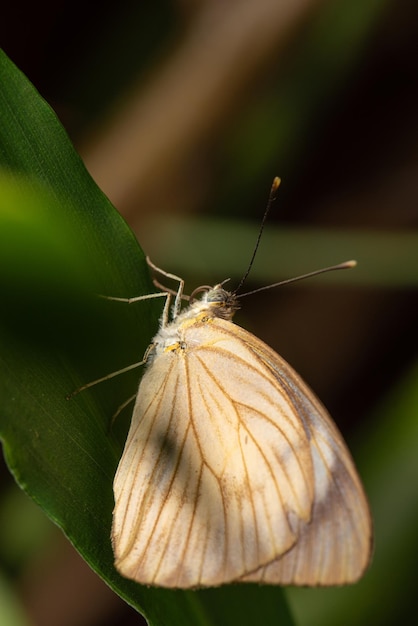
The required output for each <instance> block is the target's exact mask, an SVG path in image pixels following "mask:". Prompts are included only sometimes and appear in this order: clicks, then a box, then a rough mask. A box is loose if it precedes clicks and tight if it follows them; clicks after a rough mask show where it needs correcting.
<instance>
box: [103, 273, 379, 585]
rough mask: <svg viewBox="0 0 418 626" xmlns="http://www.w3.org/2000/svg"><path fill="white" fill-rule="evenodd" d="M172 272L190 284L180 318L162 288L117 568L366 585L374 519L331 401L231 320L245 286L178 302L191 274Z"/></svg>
mask: <svg viewBox="0 0 418 626" xmlns="http://www.w3.org/2000/svg"><path fill="white" fill-rule="evenodd" d="M151 265H152V264H151ZM346 266H349V265H347V264H346ZM152 267H154V266H152ZM164 275H166V276H169V277H171V278H175V279H177V280H178V281H179V285H180V286H179V290H178V293H177V297H176V303H175V305H174V307H173V312H172V319H171V321H170V322H169V321H168V317H169V306H170V305H169V300H170V295H167V294H165V295H166V296H167V303H166V307H165V309H164V310H165V313H164V314H163V319H162V324H161V328H160V330H159V331H158V333H157V335H156V336H155V338H154V339H153V341H152V344H151V346H150V348H149V351H148V354H147V358H146V361H147V369H146V372H145V374H144V376H143V378H142V380H141V383H140V385H139V389H138V393H137V396H136V403H135V408H134V411H133V416H132V423H131V427H130V430H129V434H128V438H127V441H126V445H125V449H124V452H123V455H122V458H121V460H120V463H119V467H118V470H117V473H116V476H115V480H114V495H115V509H114V514H113V528H112V542H113V550H114V554H115V565H116V568H117V569H118V570H119V572H120V573H121V574H122V575H123V576H126V577H127V578H132V579H134V580H136V581H138V582H139V583H142V584H145V585H157V586H162V587H174V588H194V587H201V586H202V587H205V586H216V585H221V584H224V583H230V582H259V583H269V584H281V585H285V584H294V585H340V584H344V583H350V582H354V581H356V580H357V579H358V578H359V577H360V576H361V575H362V574H363V572H364V570H365V568H366V567H367V565H368V562H369V560H370V554H371V543H372V523H371V518H370V513H369V507H368V503H367V500H366V497H365V494H364V491H363V488H362V485H361V482H360V479H359V477H358V475H357V472H356V469H355V466H354V464H353V461H352V459H351V456H350V453H349V452H348V450H347V447H346V445H345V443H344V441H343V439H342V437H341V435H340V433H339V432H338V430H337V428H336V426H335V424H334V423H333V422H332V420H331V418H330V416H329V415H328V413H327V411H326V409H325V408H324V407H323V406H322V404H321V403H320V402H319V400H318V399H317V398H316V397H315V396H314V394H313V393H312V391H311V390H310V389H309V388H308V387H307V386H306V384H305V383H304V382H303V381H302V380H301V378H300V377H299V376H298V374H297V373H296V372H295V371H294V370H293V369H292V368H291V367H290V366H289V365H288V364H287V363H286V362H285V361H284V359H282V358H281V357H280V356H279V355H278V354H276V353H275V352H274V351H273V350H272V349H271V348H269V347H268V346H267V345H266V344H265V343H263V342H262V341H261V340H260V339H258V338H257V337H255V336H254V335H252V334H251V333H249V332H247V331H246V330H244V329H242V328H240V327H239V326H237V325H236V324H234V323H233V322H232V321H231V320H232V317H233V315H234V313H235V311H236V310H237V308H238V298H237V296H236V295H235V294H234V293H231V292H228V291H226V290H225V289H224V288H223V287H222V285H216V286H215V287H213V288H205V291H204V294H203V297H202V298H201V300H198V301H193V302H192V304H190V305H189V307H188V308H187V309H186V310H184V311H183V312H180V299H181V296H182V289H183V282H182V281H181V280H180V279H178V278H177V277H175V276H172V275H170V274H165V273H164ZM157 295H161V294H152V297H156V296H157ZM145 297H146V296H145ZM143 298H144V296H142V297H141V296H140V297H139V298H135V299H133V300H140V299H143ZM131 301H132V300H131ZM127 369H128V368H127Z"/></svg>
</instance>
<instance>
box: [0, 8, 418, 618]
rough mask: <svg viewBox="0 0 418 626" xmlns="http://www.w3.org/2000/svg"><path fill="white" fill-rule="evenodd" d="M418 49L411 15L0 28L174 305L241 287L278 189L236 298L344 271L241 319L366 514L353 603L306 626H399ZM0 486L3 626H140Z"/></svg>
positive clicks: (409, 419)
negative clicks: (364, 495)
mask: <svg viewBox="0 0 418 626" xmlns="http://www.w3.org/2000/svg"><path fill="white" fill-rule="evenodd" d="M417 31H418V5H417V3H416V2H414V1H413V0H398V1H396V2H395V0H386V1H379V2H377V1H376V0H374V1H373V0H327V1H326V2H325V1H322V2H319V1H318V0H316V1H314V0H310V1H309V0H280V1H278V0H259V1H258V2H255V1H254V0H231V1H230V2H225V3H224V2H219V1H213V0H209V1H206V2H205V1H203V2H193V1H191V0H177V2H176V1H172V2H168V1H164V0H157V1H156V2H153V3H137V2H134V1H122V2H119V3H118V4H117V5H115V3H114V2H113V3H110V2H102V3H100V5H96V4H87V3H85V2H83V3H81V2H72V3H69V2H64V1H61V2H47V1H42V0H41V1H40V2H38V3H36V4H34V3H29V2H14V3H11V2H6V3H5V4H4V6H3V8H2V19H1V24H0V33H1V44H2V47H3V49H4V50H5V52H6V53H7V54H8V55H9V56H10V57H11V59H12V60H13V61H14V63H16V64H17V65H18V67H19V68H20V69H21V70H22V71H23V72H24V73H25V74H26V75H27V76H28V78H29V79H30V80H31V81H32V82H33V83H34V85H35V86H36V88H37V89H38V90H39V91H40V93H41V94H42V95H43V97H44V98H45V99H46V100H47V101H48V102H49V103H50V105H51V106H52V107H53V108H54V110H55V111H56V113H57V114H58V116H59V118H60V120H61V122H62V123H63V125H64V126H65V128H66V129H67V132H68V133H69V135H70V137H71V139H72V140H73V142H74V143H75V145H76V147H77V149H78V150H79V151H80V153H81V155H82V157H83V159H84V161H85V163H86V165H87V167H88V169H89V171H90V172H91V174H92V176H93V178H94V179H95V180H96V181H97V183H98V184H99V186H100V187H101V188H102V189H103V191H104V192H105V193H106V194H107V195H108V197H109V198H110V199H111V200H112V202H113V203H114V205H115V206H116V208H117V209H118V210H119V211H120V212H121V214H122V215H123V216H124V217H125V219H126V220H127V221H128V223H129V224H130V225H131V227H132V228H133V229H134V231H135V233H136V235H137V238H138V241H139V243H140V244H141V246H142V247H143V249H144V250H145V252H147V253H148V254H150V256H151V257H152V258H153V260H154V262H156V263H157V264H158V265H160V266H162V267H164V268H166V269H167V270H168V271H172V272H176V273H180V274H181V275H184V276H185V278H186V281H187V282H186V286H187V287H188V291H189V292H190V291H191V290H192V289H193V288H194V287H195V286H196V285H197V284H201V283H208V282H214V281H219V280H223V279H224V278H227V277H231V281H232V285H233V284H234V281H235V283H236V282H237V281H238V280H239V278H240V275H242V274H243V273H244V271H245V269H246V266H247V263H248V260H249V258H250V256H251V253H252V247H253V244H254V242H255V239H256V236H257V231H258V226H259V223H260V220H261V217H262V214H263V211H264V207H265V204H266V201H267V196H268V191H269V187H270V185H271V182H272V179H273V177H274V176H275V175H279V176H281V178H282V180H283V182H282V187H281V189H280V191H279V194H278V200H277V203H276V204H275V206H274V208H273V209H272V212H271V215H270V217H269V221H268V225H267V227H266V234H265V236H264V239H263V240H262V243H261V247H260V251H259V254H258V257H257V259H256V261H255V264H254V268H253V273H252V274H251V275H250V279H249V281H248V284H247V287H248V288H254V287H257V286H260V285H262V284H267V283H269V282H275V281H277V280H280V279H282V278H287V277H289V276H291V275H295V274H296V273H302V272H307V271H310V270H313V269H316V268H317V267H320V266H322V265H325V264H332V263H337V262H340V261H343V260H347V259H348V258H357V261H358V263H359V265H358V267H357V268H356V269H355V270H351V271H350V272H345V273H344V275H343V274H340V273H336V274H335V275H334V276H332V277H331V276H327V277H324V278H323V279H321V280H320V279H313V280H312V281H308V282H307V283H305V284H304V285H298V286H294V287H289V288H288V287H285V288H283V289H278V290H272V291H267V292H265V293H261V294H259V295H257V296H254V298H251V297H249V298H248V299H245V301H244V302H245V308H244V311H243V312H242V313H241V314H240V317H239V318H238V317H237V321H238V322H239V323H241V324H242V325H244V326H245V327H246V328H248V329H249V330H251V331H252V332H254V333H256V334H257V335H258V336H260V337H261V338H262V339H263V340H265V341H266V342H267V343H269V344H270V345H271V346H272V347H274V348H275V349H276V350H277V351H279V352H280V353H281V354H282V355H283V356H284V357H285V358H286V359H287V360H288V361H289V362H290V363H291V364H292V365H293V366H294V367H295V368H296V369H297V370H298V371H299V372H300V373H301V374H302V376H303V377H304V378H305V379H306V380H307V381H308V382H309V384H310V385H311V386H312V387H313V389H314V390H315V391H316V393H317V394H318V395H319V396H320V398H321V399H322V400H323V401H324V403H325V404H326V405H327V407H328V408H329V409H330V411H331V414H332V415H333V416H334V418H335V421H336V422H337V424H338V426H339V427H340V429H341V430H342V432H343V434H344V436H345V438H346V439H347V441H348V443H349V445H350V448H351V449H352V451H353V455H354V457H355V459H356V461H357V462H358V466H359V470H360V473H361V474H362V476H363V478H364V482H365V486H366V491H367V492H368V493H369V496H370V500H371V506H372V510H373V514H374V520H375V527H376V553H375V559H374V562H373V565H372V567H371V569H370V571H369V573H368V574H367V575H366V577H365V579H364V581H362V582H361V583H359V585H356V587H355V588H353V589H350V590H348V591H345V590H336V591H333V590H330V591H328V590H326V591H316V590H289V593H288V597H289V601H290V605H291V608H292V610H293V612H294V615H295V619H296V622H297V623H299V624H301V625H305V624H306V626H308V625H309V626H312V625H313V624H318V625H319V624H321V625H324V624H330V625H331V624H336V623H344V624H364V625H366V624H367V625H369V624H379V625H382V626H383V625H388V626H389V625H391V624H395V623H396V624H398V623H401V622H402V621H403V623H411V619H412V616H413V615H415V602H414V600H415V594H414V592H415V588H416V583H415V582H414V581H415V580H416V566H417V565H418V558H417V556H418V555H417V549H418V540H417V533H416V530H415V529H416V522H418V498H417V483H418V432H417V425H416V424H415V422H416V423H417V424H418V419H417V417H418V416H417V410H418V402H417V393H416V390H417V388H418V378H417V361H416V353H417V351H416V348H417V341H416V319H417V297H416V285H417V282H418V271H417V268H418V234H417V225H418V224H417V222H418V124H417V121H416V117H417V116H416V111H417V110H418V80H417V78H418V76H417V58H418V57H417V52H418V50H417V41H418V32H417ZM0 79H1V78H0ZM131 295H133V294H131ZM0 487H1V489H2V492H1V495H2V499H1V501H0V559H1V562H2V563H4V566H2V568H1V571H0V587H1V588H2V591H1V596H2V597H3V598H4V600H6V599H7V606H8V607H9V609H8V610H10V614H9V615H8V616H7V617H6V618H5V619H6V620H9V621H5V622H3V621H2V619H3V618H1V615H0V618H1V619H0V622H1V623H2V624H3V623H4V624H7V625H9V624H10V625H12V624H16V625H22V626H23V625H26V624H27V625H31V626H32V625H36V626H50V625H51V626H52V625H56V624H60V626H75V625H77V626H83V625H85V626H108V625H109V626H110V625H113V624H119V623H124V624H131V623H132V624H139V623H141V622H140V618H139V616H138V615H137V614H136V613H134V612H133V611H132V610H130V609H129V607H127V606H126V605H125V604H124V603H123V601H122V600H119V599H118V598H117V597H116V596H115V595H114V594H113V593H112V592H111V591H110V590H109V589H108V588H107V587H106V586H105V585H104V583H102V582H101V581H100V580H99V579H98V577H97V576H96V575H95V574H94V573H93V572H91V571H90V570H89V568H88V566H87V565H86V564H85V563H84V562H83V561H82V560H81V558H80V557H79V556H78V555H77V554H76V553H75V552H74V551H73V549H72V548H71V546H70V545H69V544H68V543H67V542H66V540H65V539H64V538H63V537H62V536H61V534H60V532H59V531H58V530H57V529H56V528H55V527H54V526H53V525H52V523H50V522H49V521H48V520H47V519H46V518H45V517H44V516H43V514H42V512H40V511H39V510H38V509H37V508H36V507H35V505H33V504H32V503H31V502H30V501H29V500H28V499H27V498H26V497H25V496H24V495H23V494H21V493H20V492H19V491H18V489H17V487H15V486H14V483H13V481H12V479H11V477H10V475H9V474H8V472H7V470H6V468H5V466H4V465H3V466H2V467H1V475H0ZM22 520H23V521H22ZM28 528H29V529H28ZM11 529H13V532H11ZM1 536H2V537H3V538H1ZM2 604H3V601H2ZM4 606H6V602H5V603H4ZM1 610H2V609H0V612H1ZM13 620H14V621H13Z"/></svg>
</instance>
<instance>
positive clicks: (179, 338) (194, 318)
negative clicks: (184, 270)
mask: <svg viewBox="0 0 418 626" xmlns="http://www.w3.org/2000/svg"><path fill="white" fill-rule="evenodd" d="M199 290H201V289H200V288H199ZM197 292H198V290H196V291H195V292H194V294H196V293H197ZM191 300H192V303H191V304H190V305H189V306H188V307H187V308H186V309H185V310H184V311H182V312H181V313H180V314H179V315H177V316H175V317H174V318H173V319H172V321H171V322H170V323H168V324H166V325H165V326H164V325H163V326H161V328H160V330H159V331H158V333H157V334H156V336H155V337H154V340H153V342H152V350H150V353H149V362H150V361H152V360H153V359H154V358H155V357H156V356H158V355H159V354H161V353H163V352H172V351H177V350H184V349H186V348H187V345H186V342H185V339H184V333H185V331H186V329H187V328H189V327H190V326H192V325H195V324H200V323H202V322H203V323H205V322H208V323H209V322H210V320H212V319H216V318H221V319H224V320H228V321H229V320H231V319H232V317H233V316H234V313H235V311H237V310H238V309H239V305H238V302H237V297H236V295H235V294H234V293H233V292H230V291H226V290H225V289H223V288H222V285H215V286H214V287H211V288H209V287H208V288H207V289H206V288H205V291H204V294H203V296H202V298H201V299H200V300H194V301H193V296H192V297H191Z"/></svg>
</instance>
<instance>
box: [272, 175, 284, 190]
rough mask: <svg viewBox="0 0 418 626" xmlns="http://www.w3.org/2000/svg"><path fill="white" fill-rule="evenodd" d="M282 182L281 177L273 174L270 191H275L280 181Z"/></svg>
mask: <svg viewBox="0 0 418 626" xmlns="http://www.w3.org/2000/svg"><path fill="white" fill-rule="evenodd" d="M281 182H282V179H281V178H279V176H275V177H274V179H273V184H272V186H271V190H272V191H276V190H277V189H278V188H279V187H280V183H281Z"/></svg>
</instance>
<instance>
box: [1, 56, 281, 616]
mask: <svg viewBox="0 0 418 626" xmlns="http://www.w3.org/2000/svg"><path fill="white" fill-rule="evenodd" d="M0 74H1V76H2V84H1V91H0V114H1V118H2V124H1V126H0V167H1V168H2V170H3V174H2V175H1V176H0V265H1V269H0V288H1V292H2V296H3V304H2V307H1V311H0V345H1V350H0V406H1V409H0V410H1V413H0V435H1V438H2V442H3V448H4V454H5V458H6V461H7V464H8V466H9V468H10V470H11V471H12V473H13V475H14V476H15V478H16V480H17V482H18V483H19V485H20V486H21V487H22V489H24V490H25V492H26V493H27V494H28V495H30V496H31V497H32V498H33V499H34V500H35V501H36V502H37V503H38V504H39V505H40V506H41V507H42V508H43V509H44V510H45V512H46V513H47V515H48V516H49V517H50V518H51V519H52V520H54V521H55V522H56V523H57V524H58V526H60V527H61V528H62V530H63V531H64V533H65V534H66V536H67V537H68V538H69V539H70V541H71V542H72V543H73V544H74V546H75V547H76V549H77V550H78V551H79V552H80V554H81V555H82V556H83V557H84V558H85V559H86V561H87V562H88V563H89V564H90V566H91V567H92V568H93V569H94V570H95V571H96V572H97V573H98V574H99V575H100V576H101V577H102V578H103V579H104V580H105V581H106V582H107V583H108V584H109V585H110V586H111V587H112V588H113V589H114V590H115V591H116V592H117V593H118V594H119V595H121V596H122V597H123V598H125V599H126V600H127V602H129V603H130V604H131V605H132V606H134V607H135V608H137V609H138V610H139V611H141V612H142V613H144V614H145V615H146V616H147V618H148V620H149V623H150V624H154V625H160V624H170V625H175V624H179V625H180V624H181V625H182V626H184V624H205V625H206V624H216V625H218V626H219V625H222V624H231V623H232V622H233V621H234V622H235V623H240V624H242V625H245V624H253V623H254V621H255V616H259V619H261V622H262V623H263V624H264V625H266V626H268V624H277V623H278V620H279V619H280V623H281V624H291V623H292V622H291V618H290V615H289V613H288V611H287V609H286V605H285V604H283V599H282V595H281V590H280V589H277V588H269V587H264V588H261V587H257V586H253V585H252V586H240V587H235V586H230V587H225V588H221V589H210V590H205V591H199V592H191V591H190V592H184V591H170V590H163V589H153V588H145V587H142V586H140V585H138V584H136V583H134V582H133V581H129V580H127V579H124V578H122V577H121V576H120V575H119V574H118V573H117V572H116V570H115V569H114V567H113V554H112V549H111V542H110V527H111V517H112V508H113V493H112V482H113V476H114V473H115V469H116V466H117V462H118V459H119V457H120V454H121V450H122V447H123V443H124V438H125V436H126V431H127V427H128V421H129V411H126V412H125V415H124V419H121V420H119V421H118V423H117V424H116V425H115V427H112V428H111V416H112V415H113V414H114V412H115V410H116V409H117V407H118V406H120V404H121V403H122V402H123V401H124V400H125V399H126V398H128V397H129V396H131V395H132V394H133V393H134V392H135V389H136V386H137V381H138V378H139V373H138V371H137V370H136V371H133V372H130V373H129V374H126V375H124V376H121V377H116V378H115V379H112V380H109V381H107V383H105V384H102V385H98V386H96V387H93V388H91V389H89V390H86V391H85V392H83V393H80V394H79V395H77V396H74V397H72V399H70V400H67V399H66V396H67V395H68V394H69V393H70V392H72V391H73V390H74V389H76V388H78V387H79V386H80V385H82V384H83V383H86V382H89V381H91V380H94V379H96V378H98V377H100V376H102V375H105V374H107V373H109V372H112V371H115V370H117V369H119V368H121V367H123V366H125V365H129V364H130V363H133V362H135V361H140V360H141V358H142V355H143V353H144V351H145V348H146V346H147V345H148V343H149V341H150V337H152V335H153V333H154V332H155V330H156V328H157V324H158V316H159V314H160V312H161V306H162V303H161V302H159V301H156V300H154V301H144V302H141V303H138V304H136V305H133V306H131V307H129V306H128V305H126V304H123V303H118V302H114V301H110V300H106V299H103V298H99V297H98V294H102V295H111V296H125V297H126V296H134V295H139V294H141V293H149V292H150V291H151V290H152V289H153V287H152V284H151V283H150V279H149V275H148V271H147V269H146V264H145V260H144V256H143V253H142V251H141V250H140V248H139V246H138V244H137V242H136V240H135V238H134V236H133V235H132V233H131V231H130V230H129V228H128V227H127V225H126V224H125V222H124V221H123V220H122V218H121V217H120V216H119V215H118V213H117V212H116V211H115V210H114V208H113V207H112V206H111V204H110V202H109V201H108V200H107V198H106V197H105V196H104V195H103V193H102V192H101V191H100V190H99V189H98V188H97V186H96V185H95V183H94V182H93V180H92V179H91V178H90V176H89V174H88V173H87V171H86V170H85V168H84V166H83V164H82V162H81V160H80V159H79V157H78V155H77V154H76V153H75V151H74V149H73V148H72V146H71V144H70V142H69V140H68V138H67V136H66V133H65V131H64V130H63V128H62V127H61V125H60V123H59V121H58V120H57V118H56V116H55V114H54V113H53V111H52V110H51V109H50V107H49V106H48V105H47V104H46V103H45V102H44V101H43V100H42V99H41V98H40V96H39V94H38V93H37V92H36V91H35V89H34V88H33V87H32V86H31V85H30V83H29V82H28V81H27V80H26V78H25V77H24V76H23V75H22V74H21V73H20V72H19V71H18V70H17V69H16V68H15V67H14V66H13V65H12V63H11V62H10V61H9V60H8V59H7V57H6V56H5V55H4V54H2V53H0Z"/></svg>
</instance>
